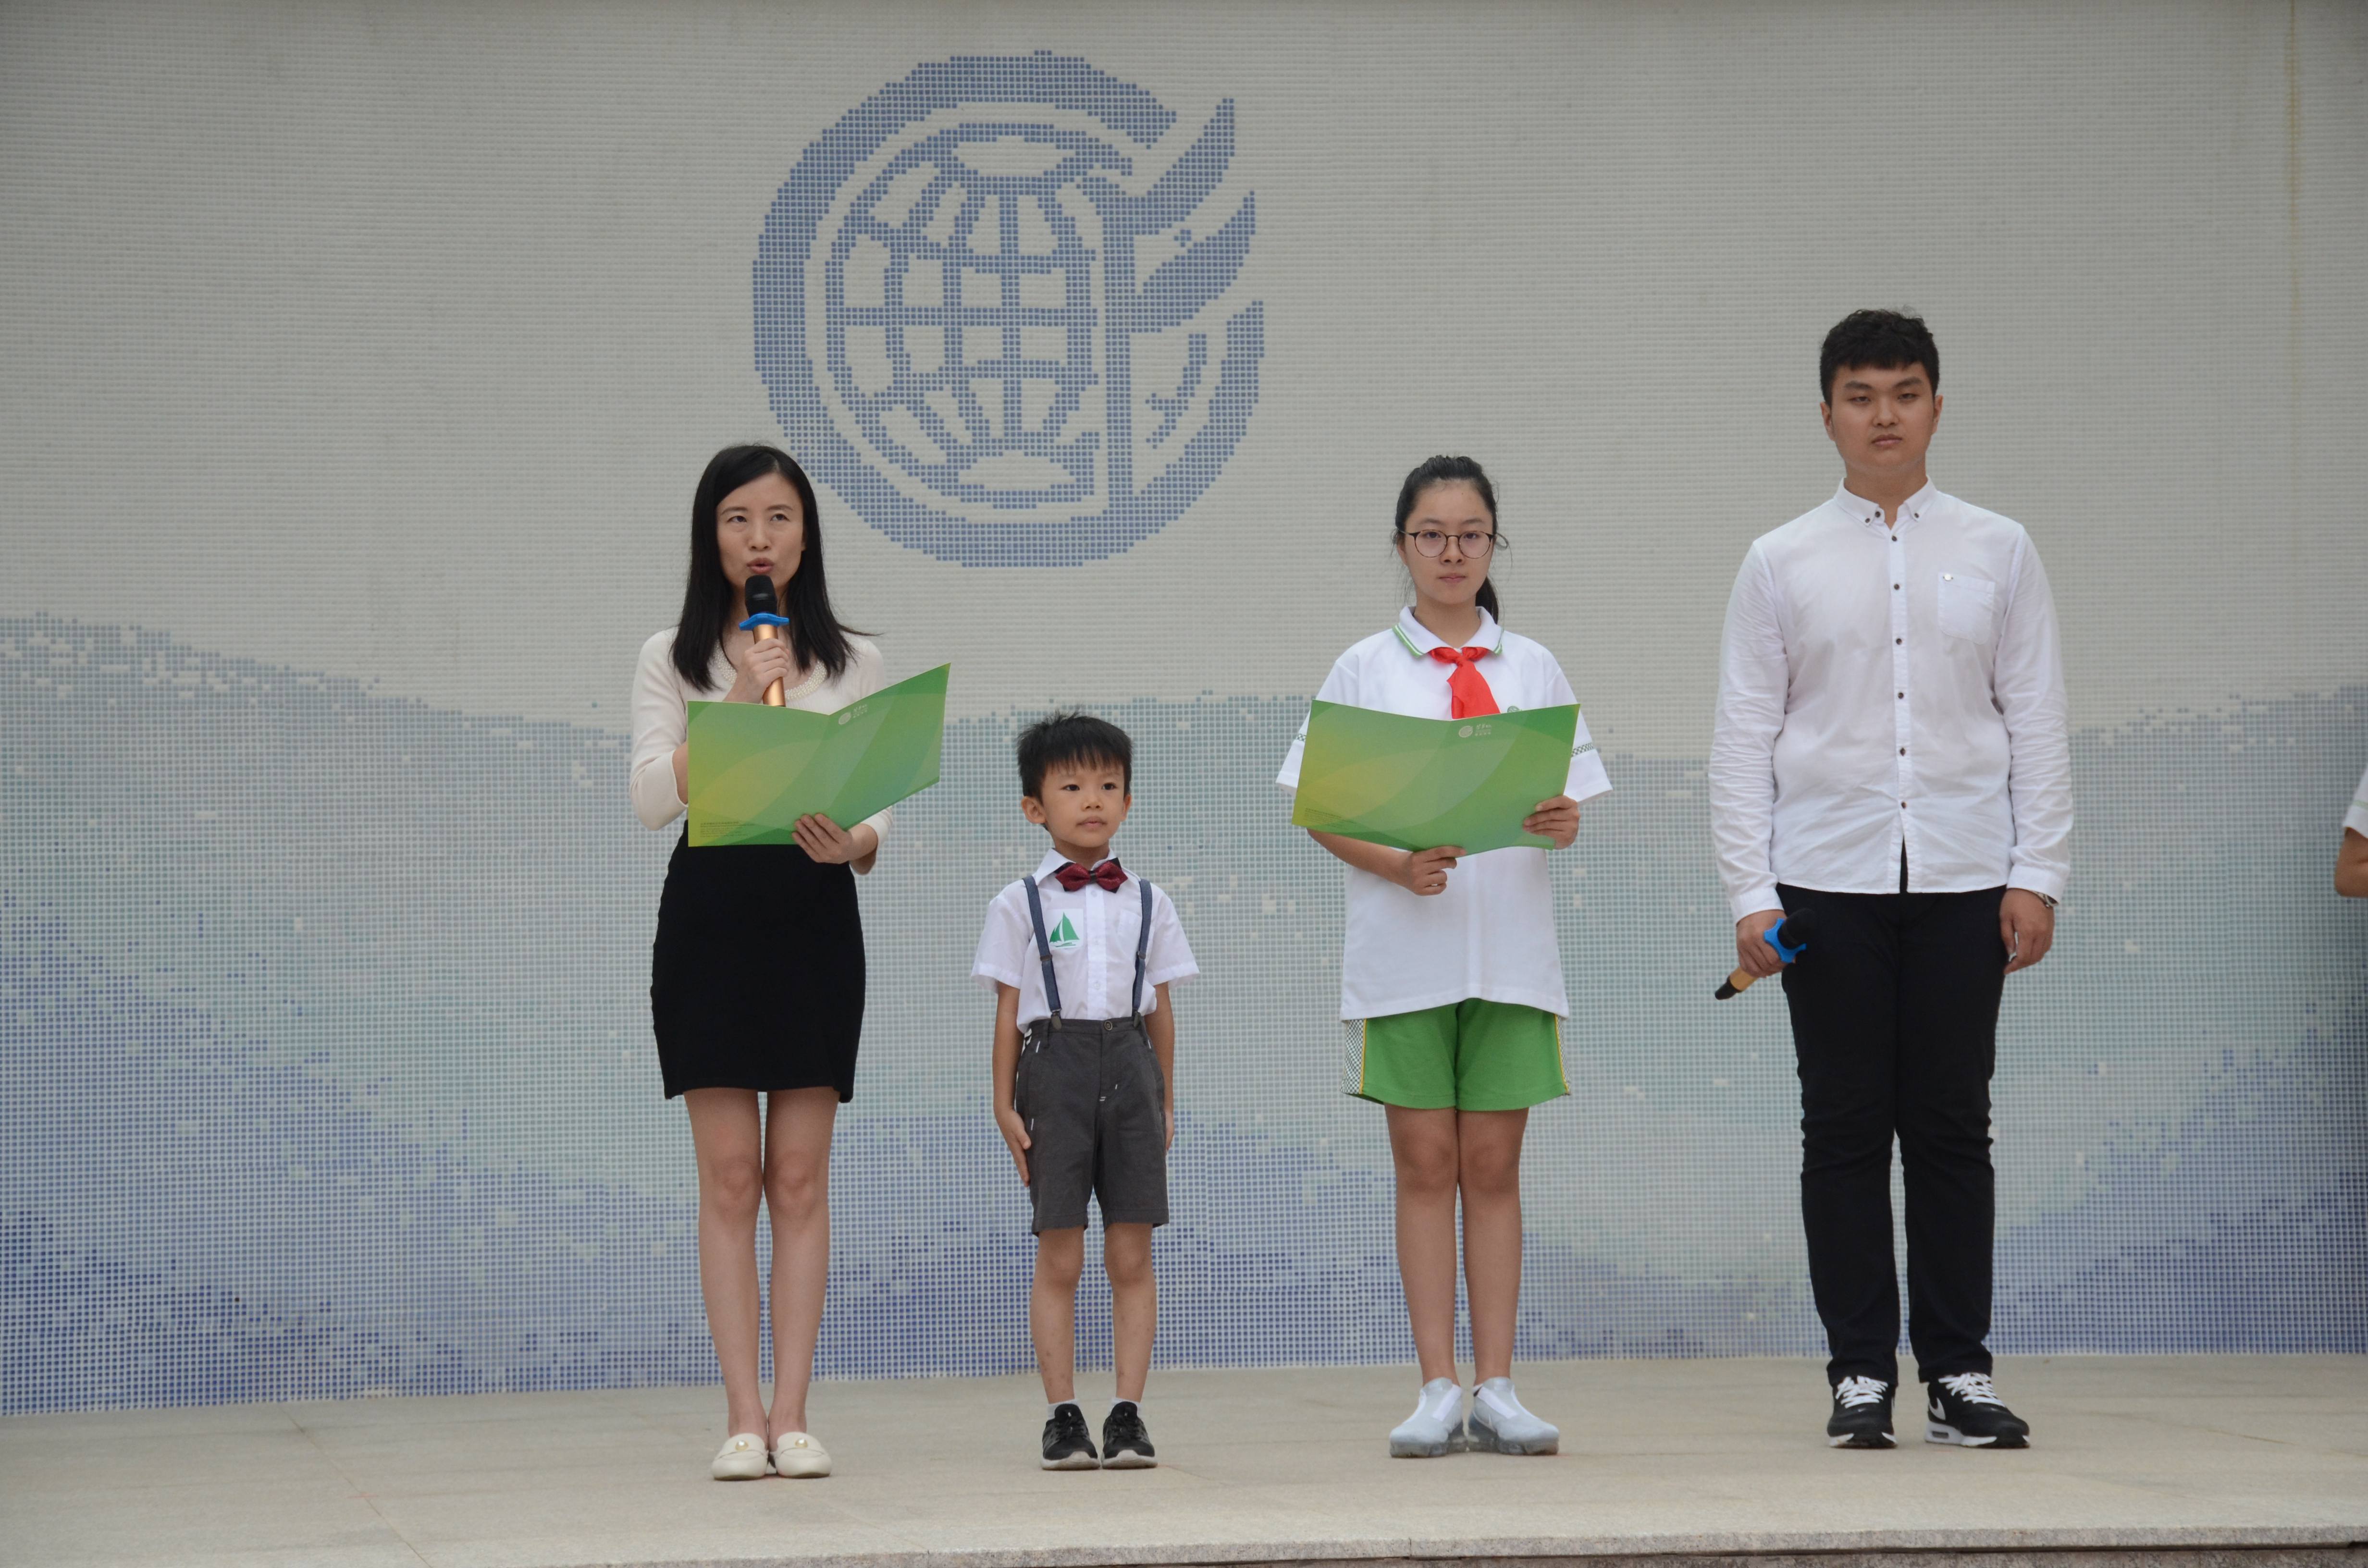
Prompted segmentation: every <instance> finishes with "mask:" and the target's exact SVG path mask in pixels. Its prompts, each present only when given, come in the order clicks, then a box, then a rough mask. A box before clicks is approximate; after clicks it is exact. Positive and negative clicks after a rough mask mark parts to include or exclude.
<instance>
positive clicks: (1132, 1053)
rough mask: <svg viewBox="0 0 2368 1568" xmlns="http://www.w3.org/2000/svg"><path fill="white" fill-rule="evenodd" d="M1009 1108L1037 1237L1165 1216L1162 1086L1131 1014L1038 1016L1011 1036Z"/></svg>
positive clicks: (1139, 1025) (1157, 1221) (1164, 1092)
mask: <svg viewBox="0 0 2368 1568" xmlns="http://www.w3.org/2000/svg"><path fill="white" fill-rule="evenodd" d="M1011 1099H1012V1108H1014V1109H1015V1110H1017V1111H1018V1112H1019V1119H1020V1120H1021V1121H1022V1122H1023V1123H1025V1124H1026V1125H1027V1128H1028V1139H1029V1146H1028V1177H1029V1180H1028V1197H1029V1199H1030V1204H1031V1205H1032V1207H1033V1209H1034V1211H1035V1218H1034V1221H1033V1223H1032V1224H1030V1227H1029V1228H1030V1230H1031V1231H1033V1232H1035V1233H1037V1234H1038V1235H1042V1233H1045V1232H1046V1231H1064V1230H1069V1229H1072V1228H1076V1227H1082V1226H1083V1225H1084V1224H1085V1222H1086V1199H1087V1198H1088V1197H1091V1198H1093V1199H1096V1200H1097V1201H1099V1203H1100V1204H1101V1210H1102V1223H1103V1224H1104V1225H1164V1224H1166V1223H1167V1115H1166V1112H1167V1084H1166V1083H1165V1081H1163V1080H1162V1079H1161V1077H1160V1075H1159V1058H1158V1056H1157V1055H1156V1053H1155V1052H1154V1051H1152V1049H1151V1037H1150V1036H1149V1035H1148V1034H1146V1033H1145V1032H1144V1027H1143V1025H1142V1023H1141V1022H1140V1021H1139V1020H1137V1019H1134V1018H1110V1019H1107V1020H1104V1019H1079V1018H1068V1019H1064V1020H1063V1021H1062V1024H1061V1027H1060V1028H1053V1024H1052V1020H1051V1019H1049V1018H1040V1019H1038V1020H1037V1021H1036V1022H1035V1023H1032V1024H1030V1025H1029V1026H1028V1032H1027V1033H1026V1034H1025V1035H1024V1036H1022V1037H1021V1039H1020V1041H1019V1072H1018V1074H1016V1075H1015V1076H1014V1078H1013V1080H1012V1095H1011Z"/></svg>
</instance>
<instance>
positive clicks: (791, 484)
mask: <svg viewBox="0 0 2368 1568" xmlns="http://www.w3.org/2000/svg"><path fill="white" fill-rule="evenodd" d="M757 577H767V578H770V579H772V580H773V581H774V582H775V583H776V584H777V585H778V589H777V591H778V594H779V597H780V608H781V610H782V611H783V613H784V615H785V616H786V618H787V619H788V622H789V624H788V626H787V627H786V628H785V629H784V634H783V635H782V636H780V637H777V638H772V639H768V640H762V641H760V640H758V639H757V637H756V635H755V633H754V632H753V631H750V630H748V629H747V628H746V626H744V624H743V623H744V622H745V621H746V620H747V619H748V610H747V606H746V601H745V598H744V592H745V589H746V585H747V584H748V583H749V582H750V580H751V579H754V578H757ZM776 681H779V682H781V683H782V685H783V688H784V696H785V698H786V700H787V702H788V704H789V706H791V707H793V708H804V709H809V710H814V711H816V712H825V713H826V712H832V711H836V710H838V709H840V708H843V707H845V706H847V705H848V703H850V702H853V701H855V700H856V699H859V698H861V697H864V696H866V695H868V694H869V693H871V692H874V691H877V690H879V689H880V687H881V686H882V684H883V683H882V676H881V662H880V651H879V649H877V648H875V647H874V646H872V644H871V642H867V641H865V640H864V639H863V638H862V637H860V636H858V635H856V634H855V633H853V632H851V631H848V629H847V628H845V627H843V626H841V625H840V624H839V622H838V619H837V616H835V615H834V614H832V612H831V607H830V592H829V588H828V585H827V583H826V581H825V577H824V574H823V549H822V524H821V519H820V518H819V517H817V516H816V515H815V510H814V486H813V484H812V483H809V482H808V480H807V479H806V476H805V474H804V472H803V471H802V470H801V469H800V468H799V467H798V465H797V463H796V462H795V461H794V460H791V458H790V456H789V455H788V454H787V453H785V452H781V451H779V450H776V449H773V448H771V447H728V448H726V449H723V451H721V452H718V453H717V454H716V455H715V458H714V460H713V461H712V462H710V463H709V464H708V465H707V472H705V473H704V474H702V475H701V476H700V482H699V490H698V493H697V495H696V497H695V498H694V499H693V501H692V503H691V517H690V572H689V582H688V584H687V585H686V586H685V588H684V591H683V608H682V621H681V624H679V625H678V626H675V627H671V628H669V629H667V630H666V631H661V632H659V633H658V634H657V635H656V636H655V637H653V638H651V639H650V640H649V641H648V642H645V643H643V645H642V657H641V666H640V668H639V670H638V671H637V672H636V674H635V676H634V680H633V757H632V793H633V807H634V810H635V811H636V812H639V813H640V815H641V819H642V822H643V825H644V826H647V827H651V828H663V827H665V826H666V824H669V823H671V822H673V821H674V820H675V819H676V818H677V817H678V816H680V815H682V813H683V811H684V808H685V799H686V797H687V796H688V795H689V787H688V780H689V744H688V742H687V738H686V737H687V735H688V732H689V709H688V707H687V704H688V703H689V702H692V701H713V700H717V699H721V700H723V701H725V702H757V701H761V700H763V698H764V693H765V688H766V687H768V686H770V685H772V684H773V683H774V682H776ZM889 818H890V813H889V812H881V813H880V814H879V815H877V816H874V817H871V818H869V819H868V820H866V821H863V822H860V823H857V824H855V825H854V826H852V827H841V826H840V825H839V824H837V823H834V822H832V821H831V820H830V819H829V818H827V817H824V816H818V815H817V816H808V817H803V818H801V819H799V821H798V823H797V826H796V837H797V842H796V844H795V845H793V846H792V845H734V846H709V847H704V848H698V849H694V848H692V847H690V845H689V841H688V837H687V835H686V836H685V837H682V838H678V839H677V841H676V844H675V849H674V858H672V859H671V860H669V861H668V862H667V864H666V892H665V893H664V894H663V895H662V896H661V898H660V900H659V903H658V928H657V940H656V943H655V949H654V952H653V955H652V963H651V974H650V1014H651V1022H652V1025H653V1027H654V1030H655V1034H656V1036H657V1047H658V1064H659V1070H660V1072H661V1074H662V1075H663V1077H664V1080H665V1085H666V1096H667V1097H668V1098H669V1099H671V1098H673V1097H674V1096H677V1095H680V1096H682V1098H683V1103H684V1104H685V1106H687V1107H688V1108H689V1113H690V1136H691V1144H692V1147H693V1149H694V1150H695V1151H696V1153H697V1156H698V1161H699V1283H700V1292H701V1294H702V1295H703V1296H704V1297H705V1298H706V1301H707V1324H708V1329H709V1332H710V1333H712V1335H714V1338H715V1356H716V1360H717V1361H718V1363H719V1364H720V1365H721V1367H722V1369H723V1395H724V1401H725V1405H726V1415H727V1419H726V1421H725V1431H726V1432H727V1433H728V1434H729V1435H728V1436H727V1437H726V1438H725V1439H724V1444H723V1449H722V1450H721V1451H720V1452H718V1453H717V1455H716V1456H715V1461H714V1465H713V1467H712V1473H713V1474H714V1476H715V1478H716V1479H717V1480H719V1481H739V1480H752V1479H755V1478H756V1477H758V1476H762V1475H765V1474H767V1473H768V1472H774V1473H779V1474H782V1475H792V1476H818V1475H827V1474H829V1473H830V1456H829V1455H828V1453H826V1452H825V1450H824V1449H823V1447H822V1445H821V1444H820V1443H819V1442H817V1441H815V1439H814V1437H812V1436H811V1435H810V1434H809V1433H808V1432H807V1431H806V1410H805V1403H806V1384H807V1382H808V1381H809V1379H810V1378H811V1377H812V1376H813V1372H814V1336H815V1334H816V1332H817V1331H818V1330H819V1328H820V1326H821V1324H822V1308H823V1286H824V1280H825V1276H826V1274H827V1272H828V1269H829V1265H830V1206H829V1198H828V1181H829V1173H830V1138H831V1130H832V1127H833V1125H834V1123H835V1121H836V1119H837V1110H838V1107H839V1105H840V1103H841V1102H842V1101H845V1100H848V1099H850V1098H852V1097H853V1096H854V1093H855V1054H856V1045H857V1041H858V1037H859V1036H860V1033H861V1030H862V1024H863V932H862V926H861V922H860V917H859V915H858V912H857V909H856V902H855V880H854V873H857V872H863V871H869V870H870V869H871V865H872V862H873V860H874V859H875V858H877V857H878V855H879V853H880V840H881V838H882V835H885V834H886V833H887V831H888V824H889ZM759 1096H762V1098H763V1100H764V1102H765V1103H764V1105H763V1106H762V1107H761V1108H760V1107H759V1105H758V1100H759ZM760 1200H761V1201H762V1203H763V1205H764V1206H765V1208H766V1209H768V1210H769V1211H770V1214H771V1218H772V1226H773V1270H772V1282H771V1285H772V1300H773V1369H774V1386H773V1404H772V1408H771V1410H770V1412H769V1413H768V1411H767V1409H766V1407H765V1403H764V1399H763V1393H762V1390H761V1388H760V1387H759V1385H758V1383H757V1207H758V1203H759V1201H760Z"/></svg>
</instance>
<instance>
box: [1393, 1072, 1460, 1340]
mask: <svg viewBox="0 0 2368 1568" xmlns="http://www.w3.org/2000/svg"><path fill="white" fill-rule="evenodd" d="M1384 1109H1386V1110H1387V1111H1388V1112H1389V1123H1390V1162H1391V1164H1392V1165H1394V1166H1395V1168H1396V1171H1397V1223H1398V1278H1399V1279H1400V1280H1401V1281H1402V1282H1403V1283H1404V1284H1405V1286H1406V1321H1407V1322H1408V1324H1411V1325H1412V1327H1413V1329H1414V1353H1415V1359H1416V1360H1417V1362H1418V1363H1419V1364H1420V1366H1421V1368H1422V1381H1424V1382H1429V1381H1431V1380H1433V1379H1434V1378H1453V1377H1454V1376H1455V1180H1456V1172H1457V1166H1458V1160H1457V1154H1456V1131H1457V1129H1456V1114H1457V1113H1456V1112H1454V1111H1452V1110H1410V1109H1408V1108H1406V1107H1404V1106H1387V1107H1384Z"/></svg>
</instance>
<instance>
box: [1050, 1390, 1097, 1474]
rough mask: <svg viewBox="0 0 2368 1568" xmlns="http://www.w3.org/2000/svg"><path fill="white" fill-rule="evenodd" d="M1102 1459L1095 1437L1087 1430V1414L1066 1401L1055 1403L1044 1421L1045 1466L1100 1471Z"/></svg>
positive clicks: (1055, 1468) (1052, 1468) (1057, 1468)
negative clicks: (1050, 1413) (1098, 1454)
mask: <svg viewBox="0 0 2368 1568" xmlns="http://www.w3.org/2000/svg"><path fill="white" fill-rule="evenodd" d="M1101 1462H1102V1461H1101V1460H1100V1458H1099V1456H1097V1455H1096V1454H1095V1452H1094V1439H1093V1437H1091V1435H1089V1434H1088V1433H1087V1431H1086V1413H1085V1412H1084V1411H1082V1410H1080V1409H1078V1408H1077V1407H1076V1405H1075V1404H1074V1403H1068V1402H1066V1401H1064V1402H1063V1403H1059V1404H1056V1405H1054V1406H1053V1415H1052V1417H1051V1419H1049V1420H1047V1421H1046V1422H1045V1423H1044V1468H1045V1469H1046V1470H1097V1469H1099V1468H1100V1466H1101Z"/></svg>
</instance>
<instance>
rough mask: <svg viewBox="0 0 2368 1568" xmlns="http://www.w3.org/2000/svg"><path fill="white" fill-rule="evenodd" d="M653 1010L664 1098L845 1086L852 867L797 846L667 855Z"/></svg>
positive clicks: (851, 1049) (850, 1044)
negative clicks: (820, 860) (691, 1092)
mask: <svg viewBox="0 0 2368 1568" xmlns="http://www.w3.org/2000/svg"><path fill="white" fill-rule="evenodd" d="M650 1021H651V1024H652V1025H653V1026H654V1028H655V1031H656V1034H657V1040H658V1070H659V1073H660V1074H661V1075H662V1076H663V1077H664V1079H665V1081H666V1097H667V1098H668V1099H672V1098H673V1097H674V1096H677V1095H678V1094H681V1093H682V1092H683V1091H684V1090H686V1089H760V1090H762V1089H810V1088H820V1087H824V1086H827V1087H830V1088H833V1089H836V1090H837V1091H838V1097H839V1098H840V1099H841V1100H842V1101H844V1100H850V1099H853V1098H854V1097H855V1048H856V1042H857V1040H858V1039H859V1037H860V1036H861V1034H862V1032H863V924H862V918H861V916H860V915H859V914H858V912H857V910H856V906H855V873H854V872H853V871H851V870H849V869H848V868H847V867H845V866H824V865H818V864H816V863H815V862H814V860H812V859H809V858H807V856H806V852H805V851H804V850H803V849H800V848H799V847H798V846H796V845H794V844H780V845H774V844H744V845H728V846H713V847H710V848H705V849H693V848H692V847H691V846H690V841H689V834H688V833H686V834H685V835H684V836H683V837H682V838H680V839H677V841H676V843H675V846H674V858H672V859H670V860H668V861H667V862H666V892H664V893H663V894H661V895H660V896H659V899H658V935H657V941H656V942H655V944H654V947H653V949H652V953H651V963H650Z"/></svg>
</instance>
